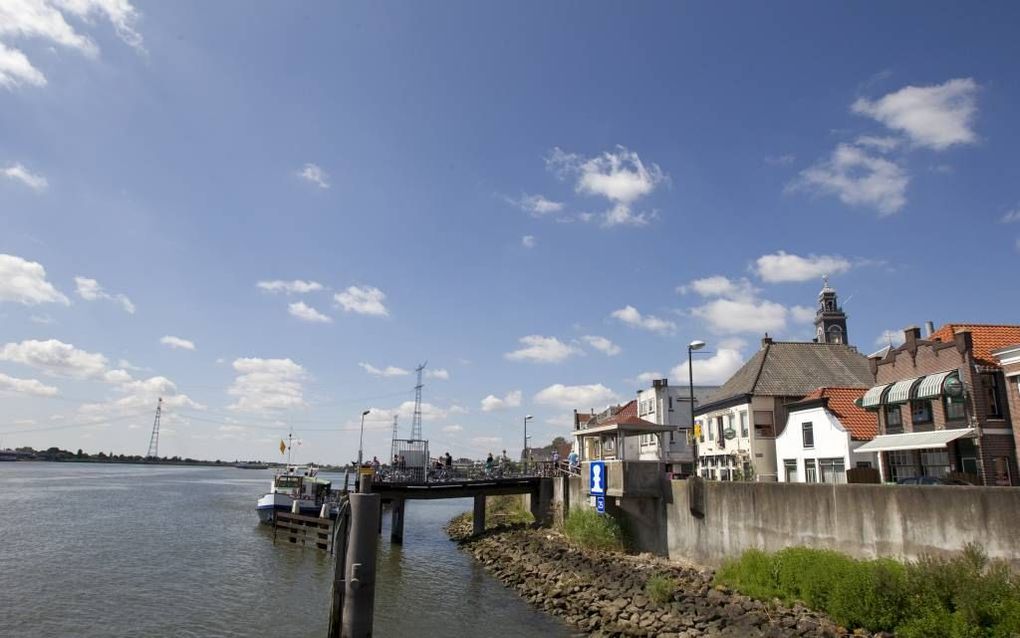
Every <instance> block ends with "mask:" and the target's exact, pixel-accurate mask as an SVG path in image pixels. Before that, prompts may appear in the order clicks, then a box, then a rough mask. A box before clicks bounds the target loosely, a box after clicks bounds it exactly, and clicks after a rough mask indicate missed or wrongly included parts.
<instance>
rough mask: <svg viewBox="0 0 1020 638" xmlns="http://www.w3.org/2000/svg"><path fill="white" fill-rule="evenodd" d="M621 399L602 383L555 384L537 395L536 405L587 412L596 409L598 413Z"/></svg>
mask: <svg viewBox="0 0 1020 638" xmlns="http://www.w3.org/2000/svg"><path fill="white" fill-rule="evenodd" d="M619 398H620V397H619V395H617V394H616V392H613V391H612V390H611V389H610V388H607V387H606V386H604V385H602V384H601V383H595V384H590V385H563V384H562V383H555V384H553V385H550V386H548V387H546V388H544V389H542V390H540V391H539V392H538V393H537V394H535V403H537V404H539V405H547V406H552V407H554V408H559V409H564V410H573V409H577V410H579V411H586V410H589V409H592V408H594V409H595V410H596V411H598V410H601V409H602V408H604V407H606V406H607V405H609V404H610V403H612V402H614V401H617V400H619Z"/></svg>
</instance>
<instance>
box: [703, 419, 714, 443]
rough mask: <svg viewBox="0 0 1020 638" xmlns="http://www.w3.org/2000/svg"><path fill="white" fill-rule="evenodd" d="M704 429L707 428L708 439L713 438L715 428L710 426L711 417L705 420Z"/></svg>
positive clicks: (712, 439) (711, 439)
mask: <svg viewBox="0 0 1020 638" xmlns="http://www.w3.org/2000/svg"><path fill="white" fill-rule="evenodd" d="M705 429H706V430H708V440H709V441H714V440H715V428H713V427H712V419H706V420H705Z"/></svg>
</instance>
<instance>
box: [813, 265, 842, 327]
mask: <svg viewBox="0 0 1020 638" xmlns="http://www.w3.org/2000/svg"><path fill="white" fill-rule="evenodd" d="M815 335H816V339H817V341H818V343H841V344H845V343H848V341H847V333H846V313H845V312H843V309H842V308H840V307H839V300H838V299H836V290H835V289H834V288H833V287H832V286H830V285H829V276H828V275H826V276H825V277H824V278H823V279H822V290H821V292H819V293H818V311H817V312H816V313H815Z"/></svg>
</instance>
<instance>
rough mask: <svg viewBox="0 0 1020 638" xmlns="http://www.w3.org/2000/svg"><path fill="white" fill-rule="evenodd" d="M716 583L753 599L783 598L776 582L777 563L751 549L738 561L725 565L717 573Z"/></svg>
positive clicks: (727, 562) (766, 555)
mask: <svg viewBox="0 0 1020 638" xmlns="http://www.w3.org/2000/svg"><path fill="white" fill-rule="evenodd" d="M715 582H716V583H718V584H720V585H725V586H727V587H730V588H733V589H736V590H738V591H741V592H744V593H745V594H747V595H748V596H750V597H752V598H758V599H760V600H771V599H773V598H777V597H779V598H781V597H782V595H781V594H782V592H780V591H779V585H778V583H777V582H776V570H775V561H774V560H773V558H772V557H771V556H770V555H768V554H766V553H765V552H762V551H758V550H756V549H750V550H748V551H746V552H744V553H743V554H741V556H740V558H738V559H736V560H730V561H726V562H725V563H723V566H722V567H720V568H719V570H718V571H717V572H716V573H715Z"/></svg>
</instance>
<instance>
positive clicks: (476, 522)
mask: <svg viewBox="0 0 1020 638" xmlns="http://www.w3.org/2000/svg"><path fill="white" fill-rule="evenodd" d="M472 524H473V527H472V532H473V533H474V535H475V536H478V535H479V534H481V533H482V532H484V531H485V495H484V494H478V495H476V496H475V509H474V513H473V515H472Z"/></svg>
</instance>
